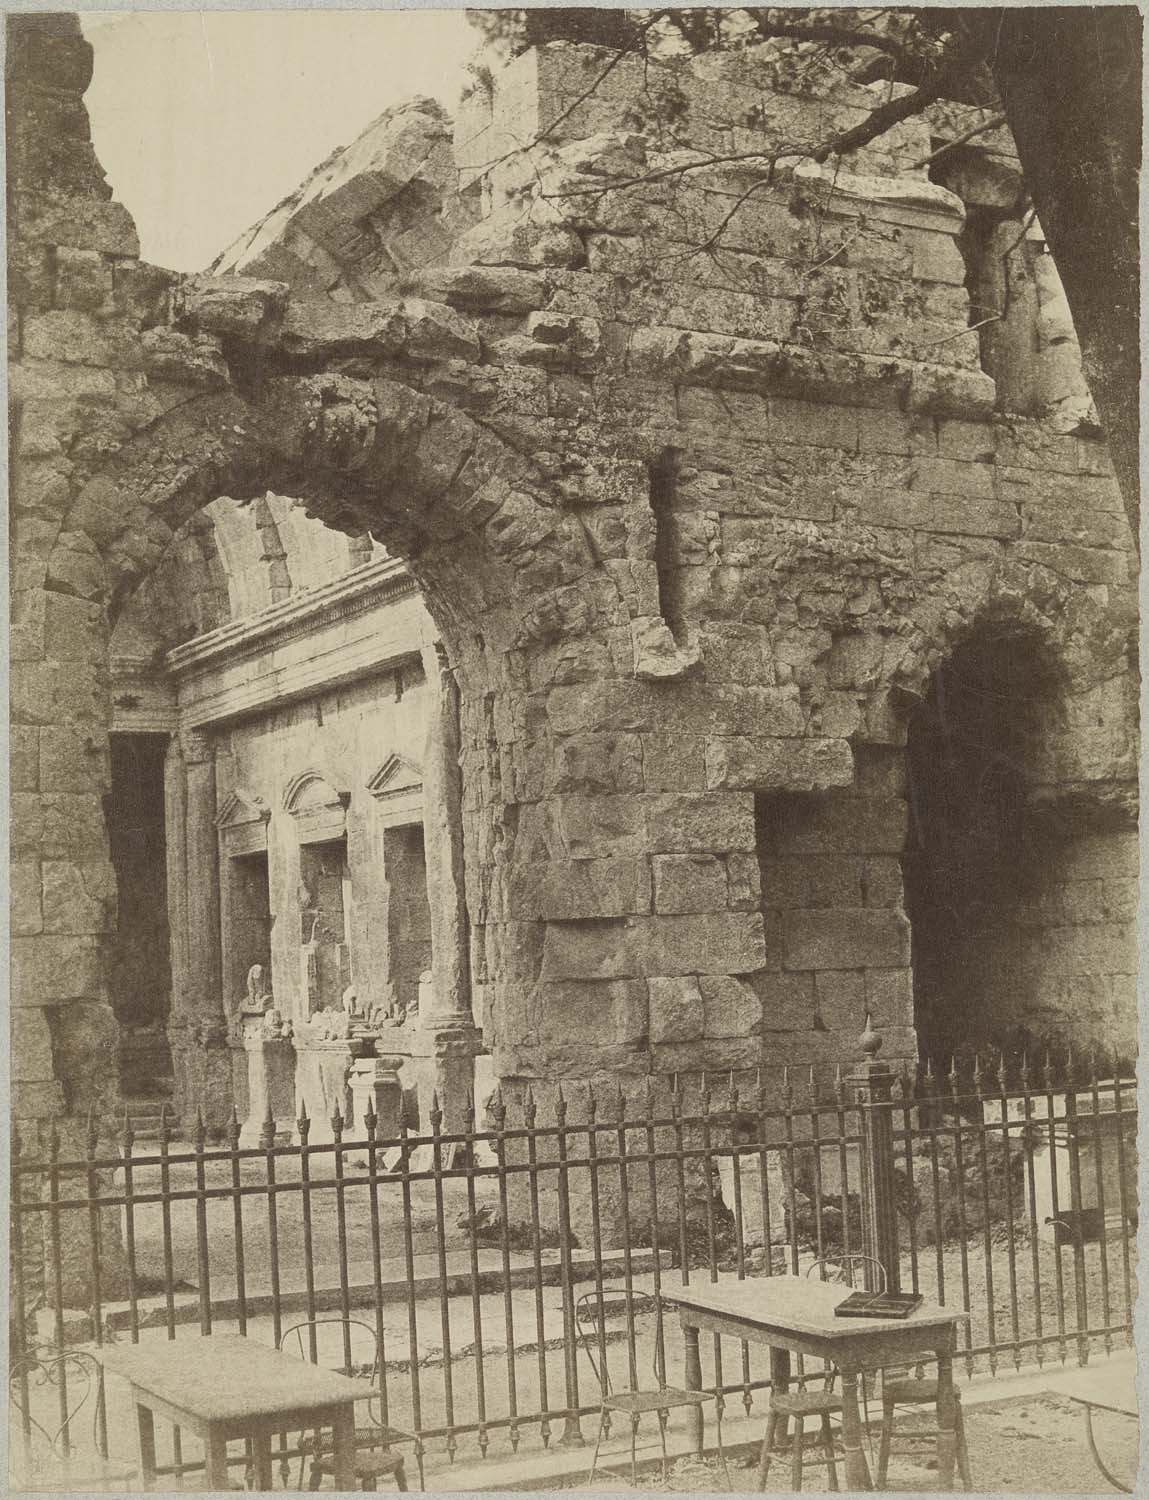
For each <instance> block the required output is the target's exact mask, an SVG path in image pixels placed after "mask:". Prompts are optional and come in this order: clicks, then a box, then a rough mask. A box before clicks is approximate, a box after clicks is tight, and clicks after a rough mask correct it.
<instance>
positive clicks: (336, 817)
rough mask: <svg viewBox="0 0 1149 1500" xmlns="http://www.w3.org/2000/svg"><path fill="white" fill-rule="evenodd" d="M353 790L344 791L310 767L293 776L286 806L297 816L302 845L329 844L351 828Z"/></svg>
mask: <svg viewBox="0 0 1149 1500" xmlns="http://www.w3.org/2000/svg"><path fill="white" fill-rule="evenodd" d="M350 801H351V793H350V792H344V791H340V790H339V788H338V787H336V786H335V785H334V783H333V782H332V781H331V780H330V779H329V778H328V777H326V776H325V775H324V774H323V773H322V771H317V770H314V769H309V770H306V771H301V772H300V773H299V775H298V776H293V777H292V778H291V780H290V781H289V782H288V783H287V786H286V787H285V788H284V792H283V808H284V811H285V812H289V813H290V814H291V816H292V817H293V818H294V819H295V828H296V833H297V836H298V838H299V842H300V843H301V844H318V843H327V842H328V841H329V840H331V839H337V838H341V837H342V836H343V834H344V833H346V831H347V805H348V803H349V802H350Z"/></svg>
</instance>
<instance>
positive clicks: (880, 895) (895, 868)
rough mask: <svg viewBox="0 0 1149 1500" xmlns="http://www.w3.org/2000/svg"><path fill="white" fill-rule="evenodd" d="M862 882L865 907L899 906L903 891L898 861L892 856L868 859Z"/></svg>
mask: <svg viewBox="0 0 1149 1500" xmlns="http://www.w3.org/2000/svg"><path fill="white" fill-rule="evenodd" d="M863 882H864V891H865V897H866V905H867V906H897V907H900V906H901V904H902V900H903V895H904V891H903V883H902V862H901V860H900V859H895V858H894V856H893V855H881V856H879V857H878V858H876V859H868V860H867V861H866V864H865V874H864V876H863Z"/></svg>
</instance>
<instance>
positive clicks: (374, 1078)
mask: <svg viewBox="0 0 1149 1500" xmlns="http://www.w3.org/2000/svg"><path fill="white" fill-rule="evenodd" d="M403 1061H404V1059H403V1058H402V1057H393V1056H385V1057H361V1058H358V1059H357V1060H356V1061H355V1062H353V1063H352V1064H351V1073H350V1084H351V1109H352V1126H351V1129H350V1130H349V1131H348V1132H347V1134H348V1135H349V1136H350V1137H351V1138H352V1139H354V1140H357V1141H358V1140H366V1139H367V1127H366V1125H365V1123H364V1121H365V1120H366V1118H367V1115H368V1113H369V1112H370V1113H371V1114H373V1115H374V1116H375V1118H376V1120H377V1121H378V1124H377V1125H376V1127H375V1130H376V1136H377V1138H378V1139H380V1140H387V1141H390V1140H395V1139H396V1138H397V1137H398V1135H399V1125H400V1122H401V1120H402V1112H403V1085H402V1083H401V1082H400V1079H399V1069H400V1068H401V1067H402V1065H403Z"/></svg>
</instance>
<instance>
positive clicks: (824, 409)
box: [769, 396, 869, 453]
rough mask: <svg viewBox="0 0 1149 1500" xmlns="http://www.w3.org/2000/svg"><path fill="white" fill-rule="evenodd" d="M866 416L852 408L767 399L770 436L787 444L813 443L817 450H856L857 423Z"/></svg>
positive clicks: (866, 416) (866, 418) (867, 414)
mask: <svg viewBox="0 0 1149 1500" xmlns="http://www.w3.org/2000/svg"><path fill="white" fill-rule="evenodd" d="M868 417H869V413H865V414H862V413H859V412H858V411H857V410H856V409H855V408H854V407H852V406H829V405H825V406H824V405H820V404H818V403H816V402H813V401H788V400H786V399H785V398H784V397H782V396H772V397H771V398H770V428H769V431H770V435H771V437H777V438H780V439H781V440H782V441H783V442H787V443H812V444H814V445H816V446H818V447H829V448H845V449H847V450H848V451H849V452H851V453H852V452H854V451H856V449H857V447H858V433H859V424H860V422H861V421H864V420H868Z"/></svg>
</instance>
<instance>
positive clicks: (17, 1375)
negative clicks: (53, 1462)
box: [8, 1344, 105, 1460]
mask: <svg viewBox="0 0 1149 1500" xmlns="http://www.w3.org/2000/svg"><path fill="white" fill-rule="evenodd" d="M48 1387H52V1388H54V1391H55V1397H54V1400H53V1398H52V1397H51V1396H48V1397H47V1399H46V1400H45V1402H44V1408H45V1409H44V1410H43V1411H42V1412H41V1413H40V1415H41V1416H43V1418H44V1420H43V1421H41V1420H40V1417H39V1416H33V1414H32V1404H33V1403H32V1400H31V1392H32V1390H33V1389H44V1390H45V1391H47V1388H48ZM8 1396H9V1403H10V1404H11V1405H14V1406H15V1407H16V1408H17V1410H18V1412H19V1414H20V1425H21V1429H22V1431H23V1432H24V1434H25V1436H26V1437H28V1438H31V1436H32V1434H33V1433H35V1434H38V1435H39V1438H40V1439H41V1443H42V1448H43V1451H44V1453H45V1454H47V1455H49V1456H50V1457H51V1458H53V1459H57V1460H66V1459H68V1458H69V1457H70V1455H71V1452H72V1450H73V1448H75V1447H77V1446H80V1444H79V1443H78V1442H77V1418H78V1417H79V1416H80V1413H81V1412H82V1411H84V1409H85V1408H86V1407H90V1408H91V1420H92V1426H91V1447H92V1451H93V1452H96V1453H99V1452H100V1448H101V1446H102V1443H103V1435H104V1431H105V1411H104V1368H103V1366H102V1365H101V1364H100V1362H99V1360H98V1359H96V1357H95V1356H94V1355H93V1354H90V1353H89V1352H88V1351H87V1350H86V1349H60V1348H58V1347H57V1346H56V1345H55V1344H37V1345H34V1346H32V1347H31V1348H29V1349H27V1350H26V1351H25V1352H24V1353H23V1354H22V1355H20V1356H18V1357H17V1358H16V1359H14V1360H13V1362H12V1365H11V1368H10V1371H9V1378H8ZM52 1404H54V1405H55V1407H56V1410H55V1413H54V1414H53V1416H52V1417H50V1418H49V1416H48V1413H47V1408H48V1407H49V1406H50V1405H52ZM45 1424H47V1425H45ZM100 1456H101V1457H103V1454H101V1455H100Z"/></svg>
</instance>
